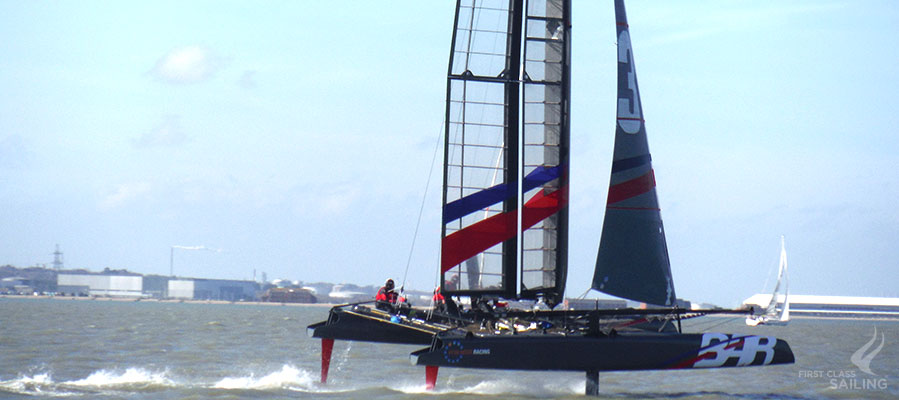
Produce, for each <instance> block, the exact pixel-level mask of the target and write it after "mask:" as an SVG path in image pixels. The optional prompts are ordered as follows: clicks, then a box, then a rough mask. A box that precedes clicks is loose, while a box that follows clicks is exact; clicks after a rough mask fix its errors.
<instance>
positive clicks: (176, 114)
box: [0, 0, 899, 306]
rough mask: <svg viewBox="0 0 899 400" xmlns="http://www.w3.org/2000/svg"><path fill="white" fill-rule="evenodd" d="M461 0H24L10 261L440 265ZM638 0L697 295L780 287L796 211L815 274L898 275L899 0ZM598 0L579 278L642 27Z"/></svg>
mask: <svg viewBox="0 0 899 400" xmlns="http://www.w3.org/2000/svg"><path fill="white" fill-rule="evenodd" d="M454 3H455V2H453V1H449V0H446V1H411V0H410V1H399V0H395V1H390V2H372V1H361V0H360V1H336V2H313V1H271V2H265V3H262V4H260V3H257V2H248V1H226V2H222V1H191V2H168V1H154V2H81V1H65V0H63V1H56V2H14V1H4V2H0V37H2V38H4V39H3V40H0V55H2V56H0V265H6V264H10V265H14V266H18V267H27V266H33V265H47V266H50V265H51V264H52V261H53V255H52V252H53V250H54V246H55V245H56V244H59V246H60V248H61V250H62V251H63V252H64V261H65V267H66V268H86V269H90V270H94V271H99V270H102V269H103V268H113V269H121V268H125V269H128V270H130V271H135V272H140V273H144V274H164V275H167V274H168V273H169V270H170V268H172V269H174V272H175V274H176V275H179V276H187V277H198V278H225V279H253V277H254V275H253V274H254V271H255V273H256V278H257V279H259V278H260V277H261V274H262V273H263V272H265V273H266V275H267V277H268V278H269V279H275V278H284V279H291V280H301V281H304V282H319V281H329V282H334V283H339V282H351V283H357V284H362V285H368V284H371V285H377V284H381V283H382V282H383V281H384V280H385V279H386V278H387V277H392V278H394V279H399V280H400V282H403V281H405V282H406V287H407V288H413V289H420V290H429V289H430V288H432V287H433V286H434V285H435V283H436V282H437V278H436V276H437V273H436V271H437V265H438V260H439V258H438V257H439V255H438V254H439V241H440V239H439V236H440V188H439V186H440V181H441V179H442V178H441V172H440V162H441V160H440V159H439V158H438V159H437V163H436V164H432V160H433V158H434V155H435V149H437V146H438V145H440V144H441V143H440V141H441V139H440V135H441V134H442V127H443V115H444V98H445V90H446V81H445V75H446V70H447V58H448V54H449V48H450V40H451V33H452V24H453V12H454V11H453V9H454V5H455V4H454ZM627 5H628V10H627V11H628V22H629V24H630V31H631V40H632V44H633V47H634V57H635V64H636V70H637V76H638V79H639V83H640V92H641V95H642V103H643V111H644V117H645V118H646V124H647V125H646V126H647V133H648V137H649V142H650V148H651V150H652V155H653V166H654V169H655V174H656V180H657V190H658V196H659V201H660V204H661V208H662V218H663V219H664V222H665V228H666V236H667V239H668V251H669V255H670V258H671V264H672V272H673V275H674V283H675V288H676V290H677V294H678V297H681V298H686V299H690V300H693V301H701V302H712V303H715V304H718V305H723V306H735V305H737V304H739V302H740V301H742V300H743V299H745V298H748V297H749V296H751V295H752V294H754V293H759V292H761V291H762V290H763V289H765V290H771V288H772V287H773V282H771V281H772V280H773V277H772V276H773V274H774V270H775V269H776V267H777V261H778V256H779V250H780V249H779V247H780V237H781V235H784V236H785V238H786V239H785V240H786V248H787V253H788V257H789V266H790V272H789V274H790V291H791V293H799V294H816V295H851V296H891V297H895V296H899V285H896V282H899V246H897V245H896V241H897V239H899V211H897V207H895V204H894V203H895V201H896V199H899V168H897V167H899V165H897V164H899V138H897V134H899V112H897V111H899V77H897V71H899V44H897V42H896V38H897V37H899V3H896V2H894V1H890V0H885V1H867V0H865V1H855V0H836V1H827V0H823V1H795V0H789V1H727V2H721V1H679V2H668V1H649V0H646V1H631V2H629V3H628V4H627ZM572 9H573V17H572V19H573V22H572V25H573V34H572V37H573V39H572V64H573V65H572V100H571V101H572V113H571V114H572V120H571V146H572V148H571V169H572V172H571V183H570V185H571V198H570V201H571V203H570V218H571V222H570V244H569V246H570V251H569V280H568V293H567V294H568V295H569V296H573V297H576V296H580V295H581V294H583V293H584V292H586V291H587V289H588V288H589V285H590V281H591V279H592V274H593V268H594V264H595V260H596V251H597V248H598V244H599V235H600V232H601V230H602V219H603V212H604V204H605V196H606V193H607V190H608V179H609V172H610V168H611V154H612V145H613V138H614V126H615V125H614V124H615V104H616V92H615V79H616V78H615V71H616V70H615V68H616V65H615V61H616V54H617V53H616V48H615V40H616V35H615V25H614V12H613V8H612V2H611V1H584V0H574V2H573V8H572ZM432 166H433V167H432ZM429 177H430V184H429V183H428V182H429ZM419 210H423V212H422V217H421V219H419ZM416 226H418V227H419V228H418V235H417V236H416V235H415V232H416ZM413 241H414V247H413ZM173 246H178V248H175V249H174V250H172V248H173ZM200 246H202V247H204V248H206V250H192V249H191V248H196V247H200ZM171 256H173V257H172V258H171V259H170V257H171ZM172 260H174V261H173V262H172ZM766 281H767V285H766ZM766 286H767V289H766ZM588 296H590V297H605V296H604V295H597V293H596V292H592V293H590V294H589V295H588Z"/></svg>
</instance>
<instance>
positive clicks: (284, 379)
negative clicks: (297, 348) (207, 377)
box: [212, 365, 315, 390]
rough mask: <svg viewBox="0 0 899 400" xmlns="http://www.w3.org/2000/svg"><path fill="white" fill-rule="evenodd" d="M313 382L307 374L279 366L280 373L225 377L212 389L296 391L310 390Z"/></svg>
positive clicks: (290, 366) (292, 368)
mask: <svg viewBox="0 0 899 400" xmlns="http://www.w3.org/2000/svg"><path fill="white" fill-rule="evenodd" d="M314 383H315V380H314V379H313V377H312V375H311V374H309V373H308V372H306V371H304V370H301V369H298V368H296V367H294V366H292V365H283V366H281V370H280V371H275V372H272V373H270V374H268V375H265V376H262V377H256V375H255V374H250V375H249V376H239V377H227V378H223V379H221V380H220V381H218V382H216V383H215V384H214V385H213V386H212V387H213V388H216V389H254V390H267V389H281V388H285V389H296V388H312V387H314V386H313V385H314Z"/></svg>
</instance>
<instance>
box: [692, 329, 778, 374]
mask: <svg viewBox="0 0 899 400" xmlns="http://www.w3.org/2000/svg"><path fill="white" fill-rule="evenodd" d="M776 344H777V338H775V337H774V336H736V335H733V336H732V335H728V334H724V333H704V334H703V335H702V345H701V348H700V350H699V354H697V358H698V360H697V361H696V362H695V363H693V367H694V368H714V367H724V366H728V367H743V366H747V365H768V364H770V363H771V360H773V359H774V345H776Z"/></svg>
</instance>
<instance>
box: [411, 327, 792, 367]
mask: <svg viewBox="0 0 899 400" xmlns="http://www.w3.org/2000/svg"><path fill="white" fill-rule="evenodd" d="M411 361H412V364H414V365H425V366H445V367H458V368H488V369H490V368H495V369H517V370H568V371H627V370H659V369H682V368H718V367H743V366H754V365H772V364H789V363H793V362H794V357H793V352H792V350H791V349H790V346H789V345H788V344H787V342H785V341H783V340H779V339H777V338H774V337H773V336H756V335H748V336H744V335H728V334H722V333H702V334H640V333H634V334H619V335H616V336H614V337H586V336H574V337H572V336H559V335H549V334H544V335H516V336H513V335H509V336H495V337H469V338H465V337H464V336H458V337H450V336H443V337H439V338H437V339H436V340H435V342H434V344H433V345H432V346H431V347H430V348H428V349H422V350H419V351H416V352H414V353H412V354H411Z"/></svg>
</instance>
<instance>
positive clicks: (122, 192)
mask: <svg viewBox="0 0 899 400" xmlns="http://www.w3.org/2000/svg"><path fill="white" fill-rule="evenodd" d="M149 191H150V184H149V183H147V182H132V183H125V184H121V185H119V186H118V187H117V188H116V190H115V192H114V193H112V194H110V195H108V196H106V198H104V199H103V201H102V202H100V207H101V208H103V209H111V208H116V207H119V206H121V205H123V204H125V203H126V202H128V201H130V200H132V199H135V198H137V197H140V196H142V195H144V194H146V193H148V192H149Z"/></svg>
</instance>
